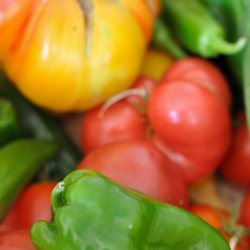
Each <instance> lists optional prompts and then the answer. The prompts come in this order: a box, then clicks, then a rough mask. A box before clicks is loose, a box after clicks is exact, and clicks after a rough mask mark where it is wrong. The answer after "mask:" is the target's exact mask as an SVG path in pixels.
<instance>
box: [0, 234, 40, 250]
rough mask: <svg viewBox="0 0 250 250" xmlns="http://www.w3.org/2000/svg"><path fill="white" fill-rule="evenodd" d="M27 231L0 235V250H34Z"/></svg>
mask: <svg viewBox="0 0 250 250" xmlns="http://www.w3.org/2000/svg"><path fill="white" fill-rule="evenodd" d="M35 249H36V248H35V247H34V246H33V245H32V242H31V239H30V235H29V230H15V231H8V232H5V233H2V234H0V250H35Z"/></svg>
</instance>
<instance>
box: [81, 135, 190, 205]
mask: <svg viewBox="0 0 250 250" xmlns="http://www.w3.org/2000/svg"><path fill="white" fill-rule="evenodd" d="M78 168H80V169H81V168H90V169H94V170H96V171H98V172H100V173H102V174H104V175H106V176H107V177H109V178H110V179H112V180H114V181H116V182H117V183H120V184H122V185H124V186H127V187H130V188H134V189H137V190H139V191H141V192H143V193H146V194H148V195H150V196H152V197H154V198H156V199H159V200H161V201H165V202H169V203H172V204H175V205H178V206H182V207H187V204H188V194H187V189H186V184H185V182H184V179H183V176H182V174H181V172H180V170H179V169H178V168H176V167H174V166H172V165H171V163H170V162H169V161H168V160H167V159H166V158H165V156H164V155H163V154H162V153H161V152H160V151H159V150H158V149H157V148H155V147H154V146H153V145H151V144H150V143H149V142H146V141H143V140H130V141H123V142H117V143H112V144H108V145H105V146H103V147H100V148H98V149H96V150H94V151H92V152H90V153H89V154H87V155H86V156H85V158H84V159H83V160H82V162H81V163H80V164H79V166H78Z"/></svg>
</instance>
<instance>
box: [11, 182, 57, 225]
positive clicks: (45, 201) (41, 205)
mask: <svg viewBox="0 0 250 250" xmlns="http://www.w3.org/2000/svg"><path fill="white" fill-rule="evenodd" d="M55 185H56V183H54V182H41V183H34V184H32V185H31V186H29V187H27V188H26V189H25V190H24V191H23V192H22V193H21V195H20V196H19V198H18V200H17V202H16V203H15V208H14V209H15V213H16V214H17V216H18V224H19V226H20V227H21V228H30V227H31V226H32V224H33V223H34V222H36V221H37V220H46V221H50V218H51V202H50V196H51V192H52V190H53V188H54V187H55Z"/></svg>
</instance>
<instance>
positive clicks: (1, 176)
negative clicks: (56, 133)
mask: <svg viewBox="0 0 250 250" xmlns="http://www.w3.org/2000/svg"><path fill="white" fill-rule="evenodd" d="M56 149H57V144H55V143H52V142H46V141H41V140H35V139H20V140H16V141H13V142H11V143H9V144H7V145H6V146H4V147H3V148H1V149H0V183H1V188H0V221H1V220H2V219H3V218H4V216H5V214H6V213H7V211H8V209H9V208H10V206H11V205H12V204H13V202H14V200H15V199H16V198H17V197H18V195H19V194H20V192H21V191H22V189H23V188H24V186H25V185H27V184H28V182H29V181H30V180H31V178H32V177H33V176H34V175H35V173H36V172H37V171H38V169H39V167H41V164H42V163H44V162H45V161H47V160H48V159H49V158H51V157H52V156H53V155H54V154H55V152H56ZM38 195H39V194H38Z"/></svg>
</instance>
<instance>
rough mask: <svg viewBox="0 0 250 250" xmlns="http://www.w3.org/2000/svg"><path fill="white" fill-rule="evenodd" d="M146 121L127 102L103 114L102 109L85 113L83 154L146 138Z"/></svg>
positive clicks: (113, 106) (115, 104)
mask: <svg viewBox="0 0 250 250" xmlns="http://www.w3.org/2000/svg"><path fill="white" fill-rule="evenodd" d="M146 127H147V124H146V119H145V117H144V116H143V115H141V114H140V113H139V112H138V111H137V110H136V108H134V107H133V106H132V105H131V104H129V103H128V102H127V101H125V100H122V101H119V102H117V103H114V104H112V105H111V106H110V107H109V108H108V109H107V110H105V111H104V112H103V113H101V107H97V108H94V109H92V110H89V111H88V112H86V113H85V115H84V117H83V120H82V124H81V142H82V149H83V152H85V153H88V152H90V151H92V150H94V149H96V148H98V147H100V146H102V145H105V144H108V143H112V142H118V141H123V140H128V139H144V138H145V137H146Z"/></svg>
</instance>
